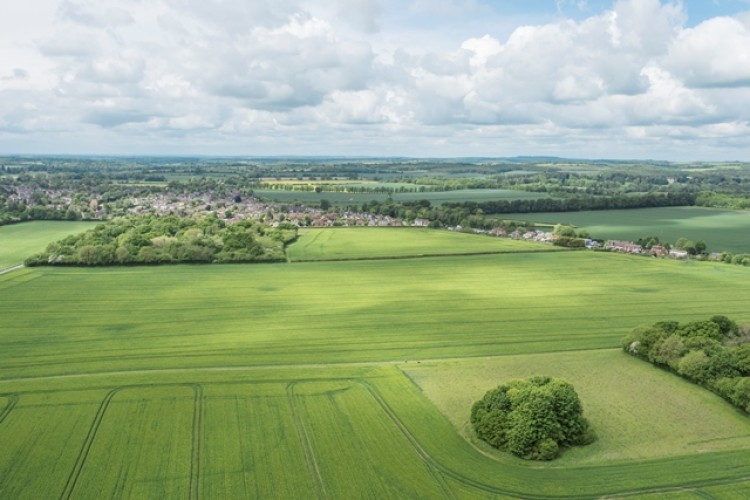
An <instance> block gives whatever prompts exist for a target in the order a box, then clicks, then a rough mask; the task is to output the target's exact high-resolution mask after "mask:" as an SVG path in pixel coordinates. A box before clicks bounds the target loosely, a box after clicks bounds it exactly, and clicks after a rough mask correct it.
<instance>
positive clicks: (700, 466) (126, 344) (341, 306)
mask: <svg viewBox="0 0 750 500" xmlns="http://www.w3.org/2000/svg"><path fill="white" fill-rule="evenodd" d="M337 231H338V230H329V232H322V233H320V234H321V235H322V236H319V239H318V241H319V244H320V245H321V247H323V248H321V249H319V250H317V251H316V250H315V249H314V245H313V244H309V245H307V247H306V250H305V252H308V253H309V254H310V255H318V256H319V258H321V259H325V258H327V257H326V255H327V253H326V252H333V251H334V250H335V249H340V248H342V247H347V246H349V245H350V244H351V243H347V240H346V238H347V237H348V236H346V235H349V234H354V235H357V234H358V233H346V232H342V233H338V232H337ZM372 231H379V230H372ZM372 231H371V232H367V233H359V234H367V236H365V237H361V236H359V237H360V238H363V239H365V240H367V241H368V242H369V244H370V245H376V244H377V241H380V242H381V243H382V245H383V247H384V248H388V246H389V245H391V248H392V249H391V250H389V251H388V252H386V253H391V254H395V253H396V252H397V248H396V247H394V246H393V245H394V243H392V242H391V243H389V242H388V241H389V238H390V237H391V234H390V233H388V235H387V236H385V235H383V236H378V238H374V237H372V236H371V235H375V234H377V235H380V234H381V233H375V232H372ZM392 231H393V233H394V234H396V233H399V232H400V231H401V230H398V229H393V230H392ZM313 234H314V233H313ZM329 234H333V235H332V236H330V237H329V238H331V239H329V240H327V241H329V242H333V243H334V244H331V245H330V246H327V245H328V244H327V243H326V241H324V240H320V238H324V237H326V236H325V235H329ZM383 234H385V233H383ZM404 234H407V233H404ZM419 234H428V232H424V233H420V232H418V231H416V232H415V233H414V235H419ZM445 234H451V233H445ZM341 235H344V236H345V239H344V240H337V241H335V240H336V238H338V237H340V236H341ZM307 236H308V235H304V236H303V237H302V238H301V239H300V243H304V242H305V238H306V237H307ZM456 236H461V235H456ZM464 237H466V236H464ZM468 237H469V238H480V237H479V236H476V237H475V236H468ZM484 238H486V240H487V241H489V242H494V241H496V240H493V239H492V238H488V237H484ZM376 240H377V241H376ZM466 241H468V240H464V241H463V244H464V245H465V244H466ZM472 241H473V240H472ZM323 243H326V246H324V245H323ZM439 244H444V245H450V244H451V243H439ZM326 249H327V250H326ZM336 251H338V250H336ZM352 251H354V250H352ZM361 251H362V250H361V249H360V250H357V252H361ZM357 255H361V253H358V254H357ZM328 258H330V257H328ZM749 302H750V269H747V268H743V267H740V266H726V265H721V264H713V263H701V262H694V261H690V262H677V261H667V260H657V259H646V258H640V257H631V256H626V255H616V254H606V253H593V252H555V253H545V252H541V253H540V252H520V253H518V252H516V253H501V254H493V255H472V256H444V257H425V258H416V259H392V260H352V261H317V262H296V263H291V264H281V263H280V264H264V265H211V266H183V265H180V266H163V267H132V268H96V269H80V268H31V269H23V270H19V271H15V272H13V273H9V274H5V275H2V276H0V318H2V319H1V320H0V352H2V353H3V362H2V364H0V443H2V447H0V498H30V499H31V498H33V499H36V498H49V497H60V498H101V497H123V498H186V497H188V498H243V497H244V498H467V499H473V498H499V497H508V496H511V497H518V496H521V497H524V498H554V497H560V498H569V497H575V498H595V497H601V496H617V495H641V496H644V497H646V498H651V496H649V495H652V494H653V495H657V494H658V495H671V496H673V497H674V498H679V497H682V496H683V495H685V494H686V493H689V494H695V495H697V496H703V497H705V496H711V495H713V496H715V497H717V498H733V497H739V496H742V495H743V494H746V493H748V478H750V418H748V417H747V416H746V415H744V414H741V413H738V412H737V411H736V410H734V409H733V408H732V407H731V406H730V405H729V404H728V403H725V402H723V401H722V400H720V399H718V398H717V397H715V396H714V395H712V394H710V393H708V392H706V391H704V390H702V389H700V388H698V387H696V386H694V385H692V384H690V383H688V382H685V381H683V380H681V379H679V378H677V377H674V376H672V375H670V374H668V373H666V372H663V371H660V370H658V369H656V368H654V367H652V366H651V365H649V364H647V363H644V362H641V361H639V360H637V359H635V358H631V357H629V356H627V355H625V354H623V353H621V352H619V350H618V349H617V346H618V345H619V341H620V338H621V337H622V336H623V335H625V334H626V333H627V332H629V331H630V330H631V329H632V328H633V327H635V326H636V325H640V324H651V323H653V322H655V321H658V320H662V319H675V320H679V321H686V320H692V319H704V318H706V317H708V316H710V315H713V314H725V315H727V316H729V317H731V318H734V319H736V320H737V321H739V322H748V321H750V313H748V310H747V304H748V303H749ZM532 373H546V374H550V375H553V376H564V377H566V378H568V379H569V380H570V381H571V382H573V383H574V385H575V386H576V388H577V389H578V390H579V393H580V394H581V398H582V401H583V404H584V407H585V409H586V414H587V415H588V417H589V418H590V420H591V422H592V424H593V425H594V427H595V428H596V430H597V432H598V434H599V440H598V441H597V442H596V443H594V444H593V445H590V446H588V447H583V448H579V449H575V450H570V451H569V452H566V453H565V454H564V455H563V457H562V458H561V459H559V460H558V461H556V462H552V463H549V464H539V463H534V464H529V463H527V462H524V461H521V460H520V459H516V458H513V457H511V456H509V455H505V454H501V453H498V452H494V451H492V450H489V449H487V448H486V447H483V446H482V445H479V444H477V443H474V442H473V439H472V438H471V435H470V433H469V432H468V431H467V428H466V421H467V418H468V414H469V410H470V405H471V403H472V402H473V400H474V399H476V398H478V397H479V396H481V394H483V392H484V391H486V390H487V389H488V388H490V387H493V386H495V385H497V384H498V383H500V382H502V381H504V380H507V379H508V378H514V377H522V376H526V375H529V374H532ZM653 498H656V497H653Z"/></svg>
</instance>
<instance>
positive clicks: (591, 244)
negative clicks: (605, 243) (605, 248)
mask: <svg viewBox="0 0 750 500" xmlns="http://www.w3.org/2000/svg"><path fill="white" fill-rule="evenodd" d="M583 244H584V246H585V247H586V248H588V249H590V250H593V249H595V248H601V247H602V244H601V243H599V242H598V241H596V240H590V239H588V238H584V240H583Z"/></svg>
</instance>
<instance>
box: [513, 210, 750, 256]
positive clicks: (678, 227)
mask: <svg viewBox="0 0 750 500" xmlns="http://www.w3.org/2000/svg"><path fill="white" fill-rule="evenodd" d="M502 218H504V219H518V220H528V221H532V222H544V223H548V224H556V223H562V224H572V225H574V226H576V227H579V228H581V229H587V230H588V231H589V232H590V233H591V235H592V236H593V237H595V238H602V239H628V240H635V239H638V238H642V237H645V236H658V237H659V238H661V239H662V240H663V241H668V242H670V243H674V242H675V241H677V239H678V238H682V237H685V238H687V239H689V240H693V241H698V240H704V241H705V242H706V244H707V245H708V250H709V251H710V252H721V251H724V250H728V251H730V252H734V253H750V238H748V237H747V235H748V234H749V233H750V211H743V210H723V209H718V208H701V207H663V208H640V209H634V210H598V211H590V212H563V213H538V214H508V215H505V214H504V215H503V216H502Z"/></svg>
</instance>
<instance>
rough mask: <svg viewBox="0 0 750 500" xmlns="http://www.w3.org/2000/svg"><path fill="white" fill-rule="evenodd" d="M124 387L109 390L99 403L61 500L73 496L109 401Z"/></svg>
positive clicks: (66, 499)
mask: <svg viewBox="0 0 750 500" xmlns="http://www.w3.org/2000/svg"><path fill="white" fill-rule="evenodd" d="M123 389H124V387H116V388H115V389H112V390H111V391H109V392H108V393H107V395H106V396H104V399H103V400H102V402H101V404H100V405H99V409H98V410H97V411H96V415H94V420H93V421H92V422H91V426H90V427H89V432H88V434H86V439H85V440H84V442H83V446H81V451H79V452H78V458H77V459H76V463H75V465H73V470H71V471H70V474H69V475H68V480H67V481H66V482H65V488H64V489H63V491H62V493H61V494H60V500H68V499H69V498H71V497H72V496H73V490H75V487H76V484H77V483H78V479H79V478H80V477H81V471H83V466H84V464H85V463H86V458H87V457H88V454H89V451H91V446H92V445H93V444H94V440H95V439H96V433H97V432H98V431H99V426H100V425H101V423H102V420H103V419H104V414H105V413H106V412H107V408H108V407H109V403H110V402H111V401H112V398H113V397H115V394H117V393H118V392H120V391H121V390H123Z"/></svg>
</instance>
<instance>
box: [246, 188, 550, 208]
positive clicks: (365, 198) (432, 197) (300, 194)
mask: <svg viewBox="0 0 750 500" xmlns="http://www.w3.org/2000/svg"><path fill="white" fill-rule="evenodd" d="M253 193H254V194H255V196H258V197H260V198H265V199H268V200H272V201H277V202H279V203H303V204H318V203H320V202H321V200H328V201H329V202H331V204H333V205H337V206H339V205H340V206H348V205H361V204H362V203H367V202H369V201H372V200H376V201H381V202H382V201H386V200H387V199H388V198H389V197H390V198H392V199H393V200H394V201H398V202H407V201H419V200H429V201H430V202H431V203H432V204H434V205H439V204H442V203H460V202H464V201H476V202H480V201H495V200H535V199H538V198H545V197H547V195H546V194H544V193H531V192H527V191H513V190H510V189H457V190H454V191H425V192H407V193H392V194H388V193H374V192H373V193H336V192H321V193H316V192H314V191H281V190H273V189H255V190H254V191H253Z"/></svg>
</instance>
